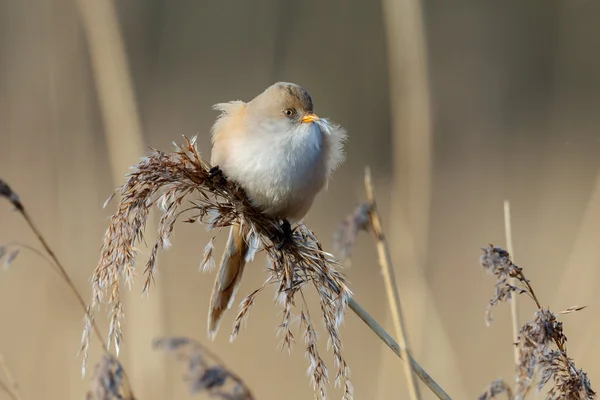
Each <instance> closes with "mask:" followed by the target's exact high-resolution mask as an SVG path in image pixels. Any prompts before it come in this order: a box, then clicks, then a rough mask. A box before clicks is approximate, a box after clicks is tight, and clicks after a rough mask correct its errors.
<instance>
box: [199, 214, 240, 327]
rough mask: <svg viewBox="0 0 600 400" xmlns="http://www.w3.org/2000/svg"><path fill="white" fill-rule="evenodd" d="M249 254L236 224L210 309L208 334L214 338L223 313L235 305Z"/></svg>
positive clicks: (219, 273)
mask: <svg viewBox="0 0 600 400" xmlns="http://www.w3.org/2000/svg"><path fill="white" fill-rule="evenodd" d="M247 253H248V245H247V244H246V241H245V240H244V235H243V232H242V228H241V227H240V225H239V224H234V225H232V226H231V228H230V230H229V238H228V239H227V247H226V248H225V252H224V253H223V258H222V259H221V265H220V266H219V272H218V274H217V278H216V279H215V284H214V286H213V291H212V295H211V299H210V306H209V309H208V334H209V335H210V336H211V337H212V338H214V336H215V335H216V333H217V331H218V330H219V323H220V322H221V318H222V316H223V313H224V312H225V311H226V310H228V309H229V308H230V307H231V304H232V303H233V298H234V296H235V292H236V291H237V289H238V287H239V284H240V281H241V280H242V273H243V272H244V267H245V265H246V254H247Z"/></svg>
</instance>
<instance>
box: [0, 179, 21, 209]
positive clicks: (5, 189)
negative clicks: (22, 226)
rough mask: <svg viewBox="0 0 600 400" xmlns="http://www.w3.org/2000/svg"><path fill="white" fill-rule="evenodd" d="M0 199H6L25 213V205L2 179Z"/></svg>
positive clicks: (0, 182) (0, 181)
mask: <svg viewBox="0 0 600 400" xmlns="http://www.w3.org/2000/svg"><path fill="white" fill-rule="evenodd" d="M0 197H5V198H6V199H7V200H8V201H10V203H11V204H12V205H13V206H14V207H15V208H16V209H17V210H19V211H23V204H22V203H21V200H20V199H19V196H18V195H17V194H16V193H15V192H14V191H13V190H12V189H11V187H10V186H9V185H8V183H6V182H5V181H3V180H2V179H0Z"/></svg>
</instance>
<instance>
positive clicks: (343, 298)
mask: <svg viewBox="0 0 600 400" xmlns="http://www.w3.org/2000/svg"><path fill="white" fill-rule="evenodd" d="M120 194H121V198H120V201H119V204H118V207H117V211H116V212H115V213H114V214H113V216H112V218H111V221H110V225H109V227H108V229H107V231H106V235H105V238H104V245H103V247H102V251H101V256H100V261H99V263H98V266H97V267H96V270H95V271H94V274H93V278H92V282H93V298H92V308H93V309H97V308H98V307H99V306H100V304H101V303H108V305H109V307H110V317H109V318H110V328H109V345H110V343H114V344H115V347H116V349H117V351H118V348H119V345H120V342H121V337H122V331H121V325H120V324H121V320H122V317H123V309H122V304H121V290H122V283H125V284H127V285H130V284H131V282H132V280H133V276H134V268H135V262H136V255H137V250H136V247H135V246H136V245H137V244H138V243H140V242H141V241H143V238H144V229H145V227H146V222H147V219H148V215H149V213H150V210H151V208H152V207H153V206H155V205H159V206H160V207H161V208H162V211H163V214H162V217H161V219H160V222H159V227H158V238H157V240H156V242H155V243H154V246H153V247H152V251H151V253H150V258H149V260H148V262H147V264H146V267H145V285H144V292H146V291H148V289H149V287H150V284H151V283H152V282H153V280H154V270H155V268H156V261H157V255H158V251H159V250H160V249H162V248H164V247H166V246H168V245H169V237H170V235H171V233H172V231H173V228H174V224H175V222H176V221H177V220H178V218H179V217H181V215H182V214H184V213H190V215H191V216H190V217H189V218H188V219H187V222H195V221H199V222H204V223H206V224H207V226H208V229H214V228H223V227H227V226H230V225H231V224H233V223H234V222H239V223H240V224H244V225H247V226H248V231H249V234H248V237H247V238H246V240H247V241H248V242H249V243H254V244H256V243H260V244H261V245H262V248H263V249H264V251H265V253H266V255H267V258H268V260H269V269H268V270H269V278H268V279H267V281H266V282H265V284H264V285H263V286H262V287H260V288H258V289H257V290H255V291H254V292H252V293H251V294H250V295H248V296H247V297H246V298H245V299H244V300H243V301H242V302H241V305H240V310H239V312H238V314H237V317H236V319H235V323H234V327H233V331H232V333H231V340H233V339H234V338H235V336H236V335H237V334H238V333H239V330H240V326H241V324H242V322H243V321H244V320H245V319H246V317H247V316H248V313H249V311H250V308H251V306H252V303H253V301H254V299H255V297H256V296H257V295H258V294H259V293H260V292H261V291H262V289H263V288H264V287H265V286H266V285H267V284H268V283H271V284H274V285H276V290H277V297H278V299H279V300H280V302H281V304H282V306H283V311H284V312H283V320H282V323H281V325H280V328H281V330H282V331H283V343H284V345H285V346H286V347H288V348H290V347H291V345H292V343H293V334H292V332H291V320H292V311H293V309H294V308H295V306H296V303H295V298H296V295H297V294H302V290H303V288H305V286H306V285H307V284H312V285H313V286H314V288H315V289H316V290H317V293H318V295H319V301H320V305H321V312H322V317H323V320H324V323H325V327H326V329H327V333H328V336H329V341H330V345H331V348H332V350H333V355H334V361H335V366H336V369H337V374H336V379H335V381H336V385H337V384H340V385H342V386H343V389H344V399H351V398H352V391H353V390H352V385H351V382H350V379H349V368H348V365H347V364H346V361H345V359H344V358H343V357H342V353H341V349H342V341H341V338H340V334H339V327H340V325H341V323H342V321H343V317H344V311H345V308H346V305H347V302H348V299H349V297H350V295H351V292H350V290H349V289H348V287H347V285H346V280H345V278H344V276H343V275H342V274H341V273H340V272H339V271H338V270H337V269H336V268H335V267H336V266H337V263H336V261H335V259H334V258H333V256H332V255H331V254H329V253H326V252H325V251H323V249H322V248H321V245H320V243H319V242H318V240H317V238H316V237H315V235H314V234H313V232H311V231H310V230H309V229H308V228H306V227H305V226H304V225H300V226H298V227H297V228H296V229H294V232H293V233H292V239H291V240H289V241H286V242H285V246H283V248H281V246H280V245H281V244H282V243H284V242H282V241H281V240H280V239H279V238H281V236H282V233H281V232H282V231H281V229H280V224H279V221H277V220H275V219H272V218H269V217H267V216H266V215H264V214H263V213H262V212H260V210H258V209H256V208H255V207H253V206H252V204H251V203H250V201H249V200H248V198H247V197H246V195H245V194H244V191H243V189H242V188H241V187H239V186H238V185H236V184H235V183H233V182H230V181H228V180H226V179H225V178H224V177H223V175H222V174H220V173H216V174H214V170H211V166H210V165H209V164H208V163H207V162H205V161H204V160H203V159H202V158H201V156H200V154H199V153H198V150H197V148H196V144H195V138H194V139H192V140H191V141H190V140H188V139H187V138H186V139H185V144H184V145H183V146H179V145H177V144H175V149H174V152H173V153H171V154H166V153H164V152H161V151H158V150H153V151H152V152H151V153H150V154H149V155H148V156H147V157H145V158H143V159H142V161H141V162H139V163H138V164H137V165H135V166H134V167H133V170H132V172H131V173H129V174H128V176H127V181H126V182H125V184H124V185H123V186H122V187H121V188H120ZM190 195H195V196H196V198H195V200H193V201H190V204H189V206H186V207H182V205H183V202H184V200H185V199H186V198H187V197H188V196H190ZM211 242H212V241H211ZM253 247H254V246H253ZM203 258H204V260H203V264H204V265H212V261H211V259H212V243H209V244H208V245H207V248H206V249H205V255H204V257H203ZM302 304H303V308H304V309H303V310H302V313H304V316H305V317H306V318H305V319H304V322H305V324H304V326H303V328H304V330H305V331H304V332H305V335H304V336H305V339H306V338H309V339H310V338H311V337H312V334H313V327H312V322H311V320H310V318H307V314H306V305H305V303H304V302H302ZM302 313H301V315H302ZM89 331H90V329H89V326H88V327H86V329H85V332H84V342H85V340H86V338H87V337H88V336H89ZM306 352H307V354H308V356H309V359H310V361H311V363H310V371H311V375H312V379H313V384H314V388H315V391H316V394H317V397H319V398H325V397H326V385H327V383H328V374H327V368H326V366H325V364H324V363H323V362H322V359H321V357H320V356H319V353H318V350H317V347H316V344H315V343H314V342H313V341H312V340H308V339H307V343H306Z"/></svg>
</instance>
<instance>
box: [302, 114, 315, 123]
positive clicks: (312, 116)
mask: <svg viewBox="0 0 600 400" xmlns="http://www.w3.org/2000/svg"><path fill="white" fill-rule="evenodd" d="M318 120H319V117H318V116H317V115H316V114H313V113H308V114H305V115H304V116H303V117H302V122H304V123H308V122H315V121H318Z"/></svg>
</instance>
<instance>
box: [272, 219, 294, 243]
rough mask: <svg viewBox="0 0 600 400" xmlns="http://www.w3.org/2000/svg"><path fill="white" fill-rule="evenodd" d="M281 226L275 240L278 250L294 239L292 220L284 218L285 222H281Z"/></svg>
mask: <svg viewBox="0 0 600 400" xmlns="http://www.w3.org/2000/svg"><path fill="white" fill-rule="evenodd" d="M280 228H281V229H279V230H278V231H277V234H276V237H275V242H276V246H275V248H276V249H277V250H283V249H285V248H286V247H287V246H288V245H289V244H291V243H292V241H293V235H292V226H291V225H290V222H289V221H288V220H287V219H285V218H284V219H283V222H282V223H281V227H280Z"/></svg>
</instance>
